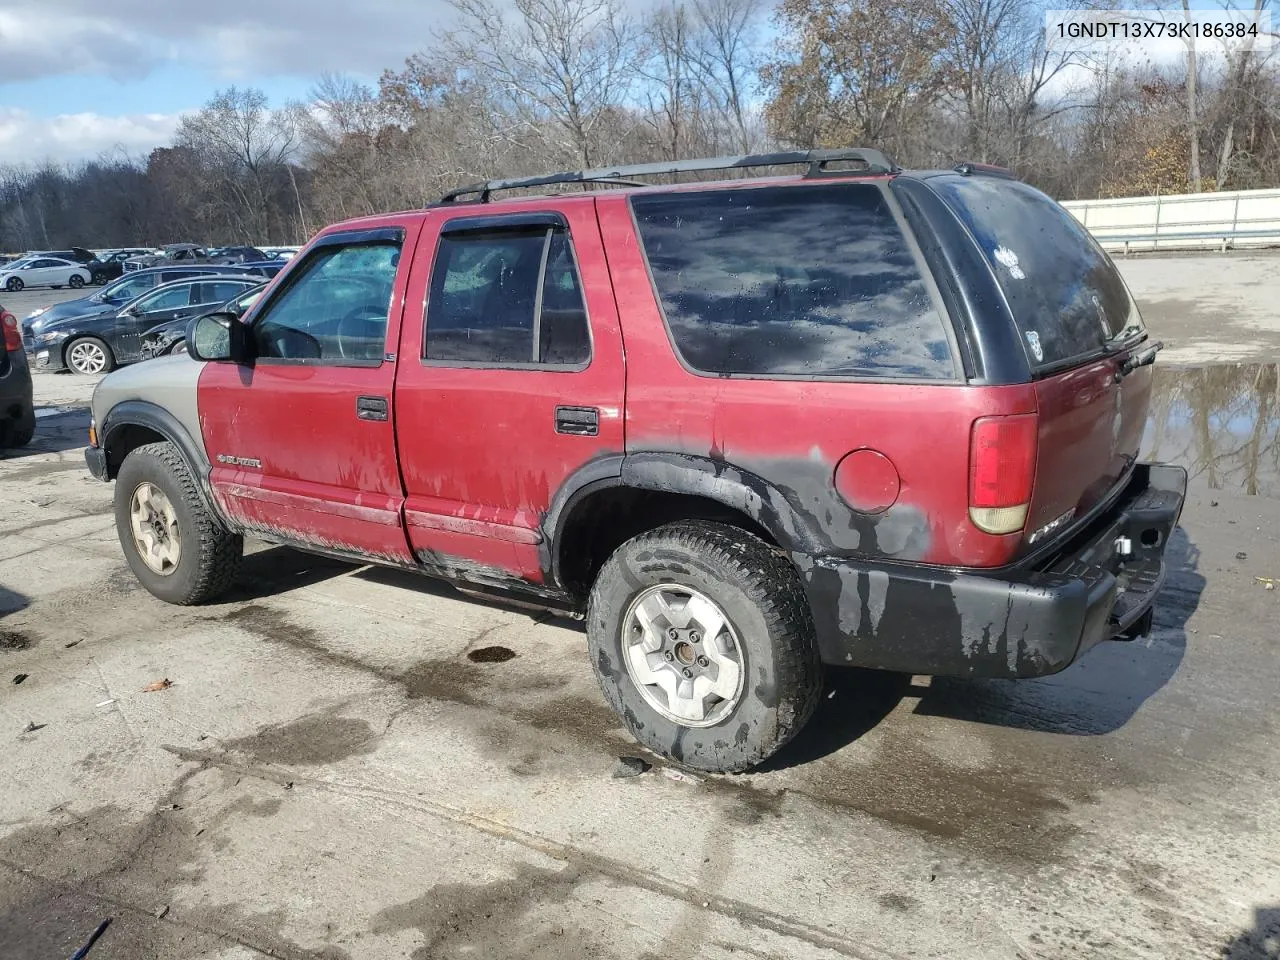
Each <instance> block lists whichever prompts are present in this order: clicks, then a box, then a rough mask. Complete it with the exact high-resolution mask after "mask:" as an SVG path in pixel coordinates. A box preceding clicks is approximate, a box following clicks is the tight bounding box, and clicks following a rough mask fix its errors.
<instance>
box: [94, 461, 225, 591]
mask: <svg viewBox="0 0 1280 960" xmlns="http://www.w3.org/2000/svg"><path fill="white" fill-rule="evenodd" d="M144 490H145V491H146V493H145V494H142V491H144ZM140 496H141V497H143V500H140V499H139V498H140ZM148 504H150V509H148ZM115 515H116V534H117V536H118V537H119V538H120V547H121V549H122V550H124V558H125V561H126V562H127V563H128V564H129V568H130V569H131V570H132V571H133V575H134V576H135V577H137V578H138V582H139V583H141V584H142V585H143V586H144V587H146V588H147V590H148V591H149V592H150V593H151V594H152V596H155V597H158V598H159V599H161V600H164V601H165V602H166V603H174V604H179V605H181V606H188V605H191V604H197V603H207V602H208V601H210V600H213V599H215V598H216V597H218V596H220V595H222V594H223V593H225V592H226V591H227V590H228V589H230V587H231V585H232V584H233V583H235V580H236V576H237V575H238V574H239V572H240V564H241V562H242V560H243V559H244V539H243V538H242V537H241V536H240V535H239V534H238V533H232V532H231V531H229V530H227V528H226V527H224V526H223V525H222V521H221V520H219V519H218V518H217V517H216V516H214V515H213V514H212V513H210V511H209V509H208V507H206V506H205V502H204V499H203V497H201V495H200V489H199V486H198V485H197V482H196V478H195V475H194V474H192V472H191V470H190V468H188V466H187V463H186V461H185V460H183V458H182V455H181V454H180V453H178V450H177V448H176V447H175V446H174V445H173V444H171V443H148V444H146V445H144V446H141V447H138V448H137V449H136V450H134V451H132V452H131V453H130V454H129V455H128V456H127V457H125V459H124V463H123V464H121V465H120V473H119V475H118V476H117V477H116V489H115ZM135 522H136V525H135ZM157 525H158V528H159V529H158V528H157ZM139 530H141V535H140V534H139ZM148 532H149V533H150V535H151V536H150V539H148V536H147V535H148ZM174 543H176V544H177V549H176V551H175V550H174V549H173V547H172V545H173V544H174ZM149 546H150V547H152V548H157V547H158V548H160V549H150V550H149V549H148V547H149ZM147 556H150V557H151V560H150V561H148V559H147ZM157 557H163V558H164V559H166V560H167V561H168V562H167V563H164V562H157Z"/></svg>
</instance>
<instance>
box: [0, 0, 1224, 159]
mask: <svg viewBox="0 0 1280 960" xmlns="http://www.w3.org/2000/svg"><path fill="white" fill-rule="evenodd" d="M499 2H500V3H505V2H507V0H499ZM652 2H653V0H624V6H626V7H629V8H631V9H632V10H633V11H634V10H636V9H637V8H643V7H648V6H650V5H651V3H652ZM902 2H910V0H902ZM1041 2H1043V3H1044V4H1045V6H1046V7H1059V6H1063V7H1065V6H1070V5H1071V4H1070V0H1041ZM1122 5H1123V6H1134V5H1136V4H1135V3H1122ZM1164 6H1174V4H1173V3H1167V4H1164ZM1191 6H1192V8H1193V9H1216V8H1218V3H1217V2H1216V0H1191ZM450 13H451V8H450V7H449V5H448V0H0V165H3V164H13V163H16V164H31V165H34V164H40V163H43V162H44V161H46V160H53V161H55V162H60V163H63V162H66V163H75V162H77V161H82V160H89V159H93V158H95V157H98V156H100V155H101V154H103V153H119V152H120V151H123V152H124V153H125V154H126V155H128V156H129V157H134V158H140V157H145V156H146V154H147V153H148V152H149V151H150V150H151V149H152V148H153V147H156V146H163V145H166V144H168V143H169V142H170V140H171V138H172V135H173V132H174V130H175V128H176V127H177V125H178V121H179V119H180V117H181V116H182V114H183V113H185V112H189V111H192V110H197V109H199V108H200V107H201V106H202V105H203V104H204V103H205V102H206V101H208V99H209V98H210V97H211V96H212V95H213V93H214V92H215V91H217V90H219V89H222V88H225V87H227V86H230V85H232V84H236V85H239V86H254V87H258V88H260V89H262V90H263V91H265V92H266V93H267V95H268V97H269V98H270V99H271V102H272V103H274V104H281V103H284V102H287V101H290V100H305V99H306V98H307V94H308V91H309V90H310V89H311V87H312V85H313V84H314V83H315V81H316V79H317V78H318V77H319V76H320V74H322V73H326V72H327V73H339V74H346V75H348V76H351V77H354V78H356V79H360V80H365V81H367V82H371V83H372V82H375V81H376V80H377V78H378V76H379V74H381V72H382V71H383V70H384V69H388V68H390V69H396V68H398V67H400V65H401V64H402V63H403V62H404V59H405V57H407V56H408V55H409V54H411V53H414V52H415V51H418V50H421V49H423V48H424V47H425V46H426V45H427V43H428V41H429V39H430V37H431V35H432V33H433V32H434V31H436V30H439V29H440V28H441V27H442V26H444V25H445V24H446V23H447V19H448V17H449V14H450ZM1163 46H1164V47H1166V48H1167V49H1164V50H1163V51H1162V52H1161V53H1158V54H1157V55H1156V59H1159V60H1168V61H1173V60H1176V58H1177V57H1178V56H1179V54H1180V52H1181V47H1180V45H1179V44H1178V43H1177V42H1176V41H1173V42H1172V43H1170V42H1166V43H1165V44H1164V45H1163ZM1077 74H1081V75H1080V76H1077ZM1082 79H1085V77H1084V75H1083V74H1082V73H1081V71H1078V70H1077V71H1075V72H1069V73H1067V74H1064V75H1062V76H1061V77H1060V78H1059V80H1058V86H1061V87H1062V88H1063V89H1064V90H1065V89H1066V88H1068V87H1069V86H1073V85H1075V84H1076V83H1078V82H1080V81H1081V80H1082Z"/></svg>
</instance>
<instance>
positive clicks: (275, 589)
mask: <svg viewBox="0 0 1280 960" xmlns="http://www.w3.org/2000/svg"><path fill="white" fill-rule="evenodd" d="M355 568H356V564H355V563H348V562H347V561H345V560H333V559H330V558H329V557H322V556H319V555H318V554H314V553H306V552H304V551H302V550H295V549H293V548H292V547H278V546H264V547H263V548H262V549H259V550H255V551H254V552H252V553H246V554H245V558H244V563H243V564H242V566H241V567H240V575H239V577H237V578H236V583H235V586H234V587H232V588H231V590H230V591H228V592H227V595H226V597H225V598H224V600H223V602H226V603H242V602H245V601H248V600H262V599H264V598H266V597H272V596H276V595H277V594H281V593H286V592H288V591H289V590H298V589H301V588H302V587H310V586H314V585H315V584H317V583H323V582H324V581H325V580H331V579H333V578H334V577H338V576H342V575H343V574H345V573H350V572H351V571H352V570H353V569H355Z"/></svg>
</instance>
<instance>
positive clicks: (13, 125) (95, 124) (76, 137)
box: [0, 107, 181, 164]
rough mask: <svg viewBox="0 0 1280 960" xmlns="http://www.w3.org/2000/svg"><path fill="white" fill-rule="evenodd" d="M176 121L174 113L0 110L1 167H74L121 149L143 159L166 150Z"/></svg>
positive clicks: (176, 117)
mask: <svg viewBox="0 0 1280 960" xmlns="http://www.w3.org/2000/svg"><path fill="white" fill-rule="evenodd" d="M179 119H181V114H177V113H171V114H165V113H143V114H132V115H125V116H108V115H104V114H100V113H64V114H61V115H59V116H55V117H33V116H31V115H30V114H29V113H27V112H26V111H25V110H19V109H17V108H15V107H0V163H14V164H38V163H43V162H44V161H46V160H52V161H54V162H56V163H74V162H77V161H80V160H91V159H94V158H95V157H97V156H99V155H100V154H102V153H115V152H119V151H120V150H123V151H124V152H125V153H126V154H127V155H129V156H130V157H138V156H144V155H145V154H146V153H148V152H149V151H150V150H151V149H152V148H153V147H159V146H166V145H168V143H169V142H170V141H171V140H172V139H173V133H174V130H175V129H176V128H177V126H178V121H179Z"/></svg>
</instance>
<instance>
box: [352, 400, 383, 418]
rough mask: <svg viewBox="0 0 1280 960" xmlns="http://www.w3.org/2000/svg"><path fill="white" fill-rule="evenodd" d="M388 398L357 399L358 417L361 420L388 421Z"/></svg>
mask: <svg viewBox="0 0 1280 960" xmlns="http://www.w3.org/2000/svg"><path fill="white" fill-rule="evenodd" d="M387 409H388V408H387V398H386V397H356V417H357V418H358V419H360V420H385V419H387Z"/></svg>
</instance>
